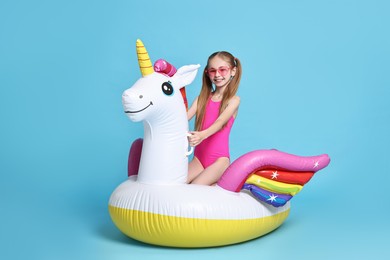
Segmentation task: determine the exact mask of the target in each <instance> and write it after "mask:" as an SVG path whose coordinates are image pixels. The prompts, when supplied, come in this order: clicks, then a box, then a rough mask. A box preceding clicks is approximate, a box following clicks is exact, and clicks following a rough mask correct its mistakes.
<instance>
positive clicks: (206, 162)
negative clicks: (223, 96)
mask: <svg viewBox="0 0 390 260" xmlns="http://www.w3.org/2000/svg"><path fill="white" fill-rule="evenodd" d="M220 106H221V102H220V101H219V102H214V101H212V100H211V98H210V99H209V101H208V102H207V105H206V112H205V115H204V120H203V125H202V129H201V130H204V129H206V128H209V127H210V126H211V125H212V124H213V123H214V122H215V120H217V118H218V116H219V107H220ZM233 123H234V117H233V116H232V117H231V118H230V119H229V121H228V123H227V124H226V126H225V127H224V128H222V129H221V130H219V131H218V132H216V133H215V134H213V135H211V136H209V137H208V138H206V139H205V140H203V141H202V142H201V143H200V144H199V145H198V146H196V147H195V153H194V156H195V157H196V158H198V159H199V161H200V163H201V164H202V166H203V167H204V168H207V167H209V166H210V165H211V164H213V163H214V162H215V161H216V160H217V159H218V158H220V157H227V158H229V159H230V153H229V134H230V130H231V128H232V126H233Z"/></svg>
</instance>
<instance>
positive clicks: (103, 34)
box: [0, 0, 390, 260]
mask: <svg viewBox="0 0 390 260" xmlns="http://www.w3.org/2000/svg"><path fill="white" fill-rule="evenodd" d="M389 12H390V4H389V2H388V1H385V0H384V1H375V0H370V1H368V0H367V1H352V0H350V1H347V0H333V1H331V0H329V1H309V0H307V1H304V0H299V1H293V0H290V1H287V0H283V1H282V0H280V1H266V0H262V1H255V0H253V1H249V0H241V1H227V0H226V1H219V0H215V1H179V0H172V1H170V0H166V1H157V0H156V1H130V0H129V1H70V0H68V1H49V0H48V1H43V0H39V1H38V0H37V1H23V0H20V1H10V0H5V1H4V0H3V1H1V3H0V37H1V40H0V115H1V117H0V126H1V127H0V174H1V175H0V176H1V180H0V195H1V196H0V198H1V204H0V205H1V207H0V212H1V213H0V218H1V221H0V240H1V241H0V258H1V259H112V260H114V259H136V257H138V258H140V257H142V259H157V258H158V259H161V260H162V259H221V258H222V257H224V258H225V259H233V258H234V259H236V258H240V259H241V258H244V257H250V258H256V259H367V258H371V259H386V258H389V257H390V250H389V246H388V243H389V242H388V240H389V234H388V233H389V231H390V225H389V215H388V214H389V213H388V211H389V206H390V205H389V204H390V203H389V192H388V189H389V185H388V183H389V181H390V177H389V176H390V163H389V159H388V158H389V150H388V146H389V145H390V138H389V132H390V127H389V120H390V105H389V104H390V100H389V99H390V91H389V87H390V76H389V74H390V65H389V58H390V55H389V46H390V36H389V26H390V18H389ZM137 38H140V39H142V40H143V42H144V43H145V45H146V47H147V49H148V51H149V53H150V56H151V58H152V59H153V60H154V61H155V60H156V59H158V58H165V59H167V60H169V61H170V62H172V63H173V64H175V65H176V66H178V67H179V66H182V65H186V64H191V63H200V64H202V65H203V66H204V64H205V62H206V59H207V57H208V56H209V55H210V54H211V53H212V52H214V51H217V50H228V51H230V52H232V53H233V54H234V55H236V56H237V57H238V58H239V59H240V60H241V62H242V64H243V71H244V74H243V79H242V84H241V86H240V89H239V95H240V97H241V101H242V103H241V106H240V111H239V116H238V118H237V121H236V124H235V126H234V128H233V132H232V135H231V150H232V157H233V158H237V157H238V156H239V155H241V154H243V153H245V152H248V151H251V150H254V149H268V148H277V149H279V150H283V151H286V152H289V153H294V154H298V155H317V154H321V153H328V154H329V155H330V157H331V158H332V162H331V164H330V166H329V167H328V168H326V169H324V170H323V171H321V172H319V173H318V174H317V175H316V176H315V177H314V178H313V179H312V181H311V182H310V183H309V184H308V185H307V186H305V188H304V190H303V191H302V193H300V194H299V195H298V196H297V197H296V198H294V199H293V201H292V210H291V214H290V216H289V218H288V220H287V221H286V222H285V223H284V224H283V225H282V226H281V228H279V229H278V230H276V231H275V232H273V233H271V234H269V235H267V236H264V237H262V238H259V239H256V240H253V241H250V242H247V243H243V244H239V245H233V246H227V247H220V248H212V249H197V250H193V249H170V248H161V247H154V246H149V245H144V244H142V243H139V242H136V241H134V240H132V239H129V238H127V237H125V236H124V235H122V234H121V233H120V231H119V230H118V229H116V227H115V226H114V225H113V224H112V222H111V220H110V217H109V215H108V210H107V203H108V199H109V196H110V194H111V192H112V191H113V190H114V189H115V187H116V186H118V185H119V184H120V183H121V182H122V181H124V180H125V178H126V167H127V155H128V149H129V146H130V144H131V142H132V141H133V140H134V139H135V138H138V137H140V136H142V134H143V133H142V126H141V124H135V123H132V122H130V121H129V120H128V119H127V118H126V116H125V115H124V114H123V111H122V106H121V94H122V92H123V91H124V90H125V89H126V88H128V87H130V86H131V85H132V84H133V83H134V82H135V81H136V80H137V79H138V78H139V77H140V72H139V69H138V65H137V61H136V53H135V41H136V39H137ZM202 68H203V67H202ZM200 83H201V77H200V74H199V75H198V76H197V78H196V80H195V82H194V83H193V84H192V85H190V86H188V87H187V94H188V98H189V100H190V101H192V100H193V99H194V98H195V97H196V95H197V94H198V93H199V90H200ZM199 257H201V258H199Z"/></svg>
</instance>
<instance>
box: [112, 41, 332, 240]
mask: <svg viewBox="0 0 390 260" xmlns="http://www.w3.org/2000/svg"><path fill="white" fill-rule="evenodd" d="M137 53H138V60H139V64H140V68H141V72H142V75H143V77H142V78H141V79H139V80H138V81H137V82H136V83H135V84H134V85H133V87H131V88H130V89H128V90H126V91H125V92H124V93H123V96H122V99H123V106H124V110H125V113H126V114H127V115H128V116H129V118H130V119H131V120H132V121H135V122H138V121H143V123H144V141H143V144H142V153H141V157H140V161H139V169H138V174H137V175H133V176H130V177H129V178H128V179H127V180H126V181H125V182H124V183H122V184H121V185H120V186H119V187H118V188H117V189H115V191H114V192H113V193H112V195H111V197H110V200H109V212H110V215H111V218H112V220H113V222H114V223H115V225H116V226H117V227H118V228H119V229H120V230H121V231H122V232H123V233H124V234H126V235H127V236H129V237H131V238H134V239H136V240H139V241H142V242H145V243H150V244H155V245H162V246H172V247H211V246H221V245H228V244H234V243H239V242H242V241H246V240H250V239H253V238H256V237H259V236H261V235H264V234H266V233H268V232H270V231H272V230H274V229H276V228H277V227H279V226H280V225H281V224H282V223H283V222H284V220H285V219H286V218H287V216H288V213H289V209H290V204H289V202H287V203H286V204H283V205H284V206H280V207H274V206H271V205H267V204H265V203H262V202H260V201H259V200H258V199H257V198H255V197H254V196H252V195H251V194H250V193H249V192H245V191H240V192H238V191H239V190H237V187H238V186H239V185H238V184H239V183H238V184H237V182H241V180H235V182H236V183H234V184H232V183H230V182H231V181H230V180H231V179H236V177H237V176H239V175H240V174H239V173H236V172H235V171H237V169H242V168H243V167H244V166H245V165H248V167H249V168H250V169H249V170H253V169H255V167H257V166H256V165H259V163H258V162H257V160H258V159H257V158H258V157H260V161H264V160H262V159H263V158H265V157H266V156H265V157H264V156H263V155H262V154H263V153H262V151H260V153H259V154H260V156H259V155H257V153H254V154H253V155H254V156H257V157H254V158H253V157H247V158H246V159H245V158H244V159H245V160H248V158H249V161H245V160H241V161H240V160H238V161H239V163H238V164H235V166H234V167H232V168H231V169H232V170H231V171H233V173H229V175H228V176H227V177H223V178H222V182H221V183H219V184H218V185H216V186H201V185H193V184H191V185H188V184H186V180H187V172H188V150H189V147H188V140H187V133H188V121H187V114H186V109H185V106H184V103H183V98H182V96H181V95H180V88H181V87H182V86H186V85H188V84H190V83H191V82H192V81H193V80H194V78H195V76H196V73H197V70H198V68H199V67H200V66H199V65H189V66H184V67H181V68H180V69H179V70H178V71H177V72H176V73H175V74H174V75H173V76H171V77H170V76H167V75H164V74H161V73H156V72H154V71H153V67H152V64H151V61H150V59H149V56H148V54H147V52H146V49H145V47H144V46H143V44H142V42H141V41H140V40H138V41H137ZM267 154H270V156H271V157H270V158H271V161H272V160H273V158H277V159H276V161H281V160H284V158H287V160H286V161H287V163H286V165H285V166H288V167H289V165H288V164H289V162H290V161H294V160H295V159H294V158H295V157H294V158H292V155H291V156H290V155H284V154H282V155H281V156H282V157H280V158H278V156H279V155H280V154H281V153H279V152H278V151H269V152H267ZM249 156H252V155H249ZM275 156H276V157H275ZM283 156H286V157H283ZM321 160H322V159H321ZM325 161H326V158H325ZM319 163H322V162H320V160H319V159H318V158H317V157H316V158H310V160H308V159H306V161H304V162H301V161H299V162H298V163H297V165H299V167H301V166H305V167H306V168H307V169H310V168H311V167H312V165H311V164H313V165H315V167H318V165H319ZM327 163H329V162H327ZM260 164H261V163H260ZM325 164H326V162H324V165H325ZM282 166H283V165H282ZM305 167H303V168H302V167H301V168H299V169H306V168H305ZM324 167H325V166H324ZM252 168H253V169H252ZM297 169H298V168H297ZM248 174H249V173H248ZM224 176H225V175H224ZM229 176H233V177H229ZM241 186H242V183H241ZM222 187H224V188H222ZM225 187H226V188H225ZM276 197H277V196H273V195H272V197H271V200H273V199H275V198H276Z"/></svg>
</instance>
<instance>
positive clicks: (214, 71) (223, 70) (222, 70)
mask: <svg viewBox="0 0 390 260" xmlns="http://www.w3.org/2000/svg"><path fill="white" fill-rule="evenodd" d="M229 70H230V67H227V66H222V67H219V68H218V69H214V68H211V69H206V70H205V71H206V73H207V75H209V77H211V78H213V77H215V74H217V71H218V74H219V75H221V76H222V77H224V76H226V75H227V74H228V73H229Z"/></svg>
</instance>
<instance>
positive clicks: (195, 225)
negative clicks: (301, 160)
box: [109, 206, 290, 247]
mask: <svg viewBox="0 0 390 260" xmlns="http://www.w3.org/2000/svg"><path fill="white" fill-rule="evenodd" d="M109 211H110V215H111V218H112V220H113V222H114V223H115V225H116V226H117V227H118V228H119V229H120V230H121V231H122V232H123V233H124V234H126V235H127V236H129V237H131V238H134V239H136V240H138V241H141V242H145V243H148V244H154V245H160V246H170V247H213V246H221V245H229V244H236V243H240V242H243V241H247V240H251V239H254V238H257V237H259V236H262V235H265V234H267V233H269V232H271V231H272V230H274V229H276V228H277V227H279V226H280V225H281V224H282V223H283V222H284V220H285V219H286V218H287V216H288V214H289V212H290V209H288V210H286V211H284V212H282V213H279V214H277V215H274V216H269V217H264V218H259V219H247V220H216V219H191V218H181V217H173V216H164V215H160V214H153V213H148V212H141V211H136V210H127V209H122V208H117V207H112V206H109ZM155 231H158V232H155Z"/></svg>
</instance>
